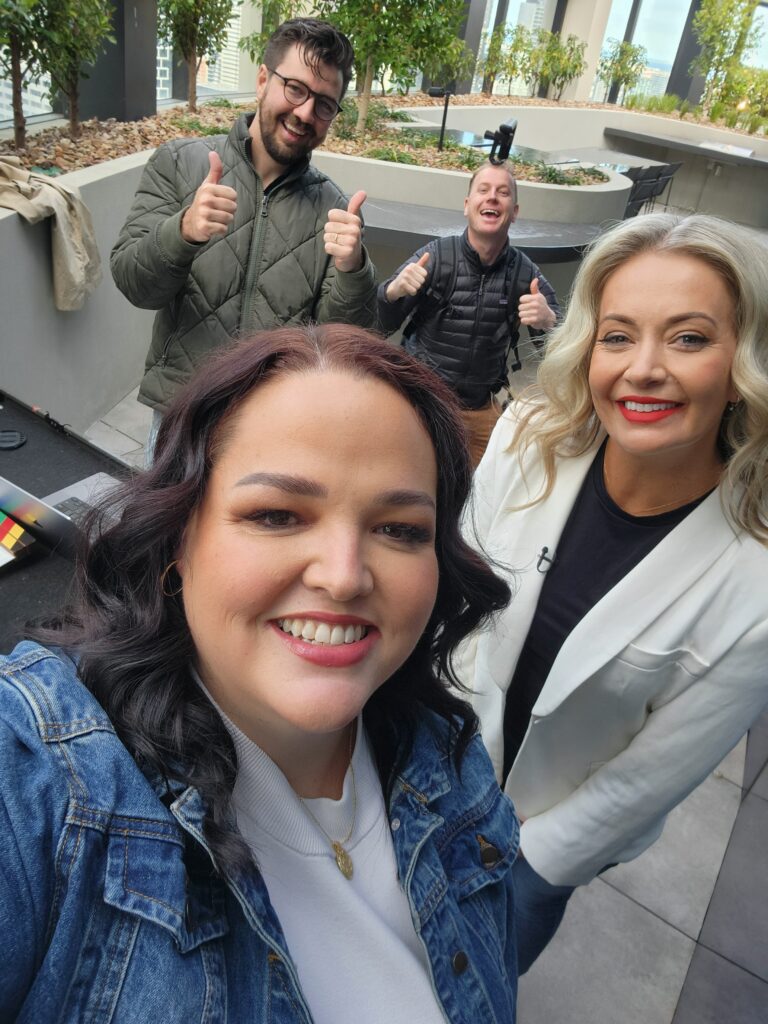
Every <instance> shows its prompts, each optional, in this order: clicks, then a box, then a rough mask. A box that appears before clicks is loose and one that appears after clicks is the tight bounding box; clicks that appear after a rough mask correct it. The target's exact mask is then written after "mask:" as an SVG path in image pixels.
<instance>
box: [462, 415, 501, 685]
mask: <svg viewBox="0 0 768 1024" xmlns="http://www.w3.org/2000/svg"><path fill="white" fill-rule="evenodd" d="M515 428H516V421H515V418H514V413H513V411H512V407H510V408H508V409H506V410H505V411H504V413H503V414H502V415H501V416H500V417H499V420H498V422H497V423H496V426H495V427H494V429H493V432H492V434H491V437H490V440H489V441H488V446H487V448H486V449H485V452H484V454H483V457H482V459H481V460H480V463H479V465H478V467H477V469H476V470H475V473H474V476H473V478H472V492H471V494H470V497H469V500H468V501H467V503H466V505H465V506H464V512H463V514H462V523H461V531H462V535H463V537H464V540H465V541H466V542H467V543H468V544H469V545H470V547H472V548H474V549H475V550H476V551H479V552H480V553H481V554H483V555H486V554H487V551H486V547H487V542H488V537H489V535H490V532H491V525H492V523H493V520H494V517H495V514H496V512H497V505H498V503H499V502H500V500H501V496H500V494H499V493H497V488H498V485H499V479H500V478H501V477H504V475H505V474H504V473H502V472H501V465H502V464H503V465H505V466H506V464H507V461H508V460H509V459H510V458H513V457H514V456H513V455H511V454H510V453H509V452H508V451H507V448H508V447H509V444H510V442H511V440H512V436H513V434H514V431H515ZM501 493H503V491H502V492H501ZM480 633H481V630H475V632H474V633H471V634H470V635H469V636H468V637H467V638H466V639H465V640H463V641H462V643H461V644H460V645H459V647H458V649H457V651H456V653H455V655H454V658H453V668H454V671H455V673H456V676H457V678H458V679H459V680H460V682H461V683H462V684H463V685H464V686H466V687H467V688H468V689H469V690H471V691H473V690H474V688H475V687H474V680H475V668H476V666H475V662H476V658H477V642H478V640H479V638H480Z"/></svg>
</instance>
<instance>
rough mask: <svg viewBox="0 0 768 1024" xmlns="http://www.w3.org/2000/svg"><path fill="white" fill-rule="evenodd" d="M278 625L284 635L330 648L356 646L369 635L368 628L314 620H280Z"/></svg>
mask: <svg viewBox="0 0 768 1024" xmlns="http://www.w3.org/2000/svg"><path fill="white" fill-rule="evenodd" d="M277 624H278V626H279V627H280V629H282V631H283V632H284V633H290V634H291V635H292V636H300V637H301V639H302V640H309V641H310V642H311V643H315V644H328V646H329V647H339V646H340V645H341V644H354V643H357V641H358V640H362V639H363V637H364V636H367V635H368V627H367V626H352V625H349V626H342V625H340V624H338V623H337V624H335V625H333V626H332V625H329V623H327V622H316V621H315V620H314V619H278V620H277Z"/></svg>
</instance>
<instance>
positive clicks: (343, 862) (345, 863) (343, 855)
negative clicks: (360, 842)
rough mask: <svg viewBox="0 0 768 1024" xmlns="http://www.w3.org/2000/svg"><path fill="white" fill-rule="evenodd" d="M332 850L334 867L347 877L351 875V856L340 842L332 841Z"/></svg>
mask: <svg viewBox="0 0 768 1024" xmlns="http://www.w3.org/2000/svg"><path fill="white" fill-rule="evenodd" d="M332 845H333V852H334V853H335V854H336V867H337V868H338V869H339V871H340V872H341V873H342V875H344V877H345V878H347V879H349V878H351V877H352V871H353V868H352V858H351V857H350V856H349V854H348V853H347V851H346V850H345V849H344V847H343V846H342V845H341V843H333V844H332Z"/></svg>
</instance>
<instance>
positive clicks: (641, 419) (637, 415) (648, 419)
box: [616, 395, 683, 423]
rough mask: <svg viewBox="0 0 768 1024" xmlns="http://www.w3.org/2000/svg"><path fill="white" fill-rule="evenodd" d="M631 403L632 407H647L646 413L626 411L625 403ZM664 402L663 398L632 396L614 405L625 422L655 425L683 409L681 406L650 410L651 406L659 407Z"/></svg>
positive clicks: (639, 410)
mask: <svg viewBox="0 0 768 1024" xmlns="http://www.w3.org/2000/svg"><path fill="white" fill-rule="evenodd" d="M627 402H631V403H632V404H633V405H644V406H647V407H648V410H647V411H644V410H642V409H628V408H627V405H626V403H627ZM664 402H665V399H663V398H647V397H646V398H640V397H635V396H634V395H627V396H625V397H624V398H620V399H618V400H617V402H616V404H617V405H618V407H619V411H620V412H621V415H622V416H623V417H624V419H625V420H628V421H629V422H630V423H657V422H658V421H659V420H663V419H666V418H667V417H668V416H672V415H674V414H675V413H676V412H680V410H681V409H682V408H683V406H682V405H681V404H675V405H668V406H667V408H666V409H651V406H653V405H661V404H662V403H664Z"/></svg>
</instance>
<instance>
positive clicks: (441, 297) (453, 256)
mask: <svg viewBox="0 0 768 1024" xmlns="http://www.w3.org/2000/svg"><path fill="white" fill-rule="evenodd" d="M433 254H434V260H435V266H434V270H433V272H432V284H431V285H430V286H429V288H428V289H427V293H426V294H427V295H428V297H429V298H430V299H434V300H435V301H436V302H437V304H438V308H442V307H443V306H449V305H450V303H451V298H452V297H453V293H454V290H455V288H456V276H457V274H458V271H459V237H458V235H448V236H447V237H443V238H438V239H437V244H436V245H435V247H434V251H433Z"/></svg>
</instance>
